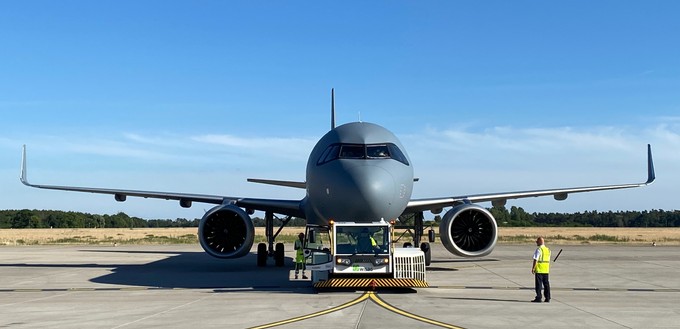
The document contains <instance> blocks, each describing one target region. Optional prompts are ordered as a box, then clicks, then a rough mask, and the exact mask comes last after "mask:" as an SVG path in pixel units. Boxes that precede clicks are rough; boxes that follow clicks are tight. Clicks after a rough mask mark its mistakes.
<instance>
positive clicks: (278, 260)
mask: <svg viewBox="0 0 680 329" xmlns="http://www.w3.org/2000/svg"><path fill="white" fill-rule="evenodd" d="M283 255H284V247H283V243H280V242H279V243H277V244H276V249H275V250H274V264H276V266H278V267H282V266H283V260H284V257H283Z"/></svg>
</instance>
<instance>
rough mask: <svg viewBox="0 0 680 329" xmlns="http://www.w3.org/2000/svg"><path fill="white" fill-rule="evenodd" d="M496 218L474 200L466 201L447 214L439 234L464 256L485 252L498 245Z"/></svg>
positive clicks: (483, 254)
mask: <svg viewBox="0 0 680 329" xmlns="http://www.w3.org/2000/svg"><path fill="white" fill-rule="evenodd" d="M497 233H498V226H497V225H496V219H494V218H493V215H491V213H490V212H489V211H488V210H486V209H484V208H482V207H480V206H478V205H475V204H463V205H459V206H456V207H453V209H451V210H449V211H447V212H446V214H444V218H442V222H441V224H440V225H439V236H440V237H441V240H442V243H443V244H444V246H445V247H446V249H447V250H448V251H449V252H451V253H452V254H455V255H458V256H461V257H481V256H486V255H488V254H489V253H491V251H492V250H493V248H494V247H495V246H496V240H497V237H498V234H497Z"/></svg>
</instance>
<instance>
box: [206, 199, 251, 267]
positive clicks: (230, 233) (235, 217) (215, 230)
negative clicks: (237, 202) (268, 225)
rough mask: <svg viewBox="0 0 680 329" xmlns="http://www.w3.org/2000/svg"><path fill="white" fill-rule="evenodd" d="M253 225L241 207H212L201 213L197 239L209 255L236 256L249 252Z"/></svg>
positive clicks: (220, 256)
mask: <svg viewBox="0 0 680 329" xmlns="http://www.w3.org/2000/svg"><path fill="white" fill-rule="evenodd" d="M254 238H255V227H254V226H253V221H252V220H251V219H250V216H248V214H246V212H245V211H243V209H241V208H239V207H236V206H233V205H220V206H217V207H214V208H212V209H210V210H208V212H206V213H205V215H203V218H201V223H200V224H199V226H198V240H199V241H200V242H201V247H203V250H205V251H206V252H207V253H208V254H210V256H213V257H217V258H238V257H243V256H245V255H246V254H248V253H249V252H250V248H251V247H252V246H253V239H254Z"/></svg>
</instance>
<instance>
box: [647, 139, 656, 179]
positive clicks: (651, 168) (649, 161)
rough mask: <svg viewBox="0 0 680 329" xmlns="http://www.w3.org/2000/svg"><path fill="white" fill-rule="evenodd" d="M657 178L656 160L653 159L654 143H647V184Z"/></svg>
mask: <svg viewBox="0 0 680 329" xmlns="http://www.w3.org/2000/svg"><path fill="white" fill-rule="evenodd" d="M655 179H656V174H655V173H654V161H652V145H651V144H647V181H646V182H645V184H651V183H652V182H654V180H655Z"/></svg>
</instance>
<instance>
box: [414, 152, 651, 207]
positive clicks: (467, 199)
mask: <svg viewBox="0 0 680 329" xmlns="http://www.w3.org/2000/svg"><path fill="white" fill-rule="evenodd" d="M654 179H656V176H655V173H654V163H653V161H652V147H651V146H650V145H649V144H648V145H647V181H645V182H644V183H632V184H618V185H601V186H586V187H571V188H555V189H545V190H532V191H517V192H503V193H489V194H474V195H463V196H453V197H445V198H429V199H414V200H411V201H409V203H408V205H407V206H406V210H404V213H413V212H419V211H425V210H438V209H441V208H444V207H451V206H455V205H458V204H463V203H476V202H486V201H491V203H492V204H493V205H494V206H495V205H498V206H502V205H505V202H506V201H507V200H509V199H521V198H530V197H539V196H548V195H552V196H553V197H554V198H555V200H565V199H566V198H567V196H568V195H569V194H572V193H582V192H593V191H605V190H617V189H626V188H634V187H641V186H647V185H649V184H652V182H654Z"/></svg>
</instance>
